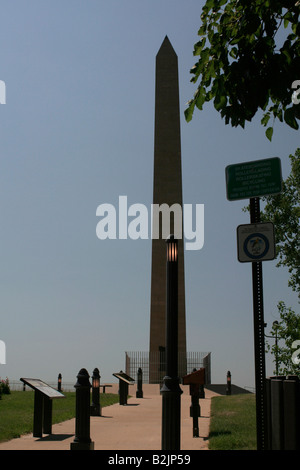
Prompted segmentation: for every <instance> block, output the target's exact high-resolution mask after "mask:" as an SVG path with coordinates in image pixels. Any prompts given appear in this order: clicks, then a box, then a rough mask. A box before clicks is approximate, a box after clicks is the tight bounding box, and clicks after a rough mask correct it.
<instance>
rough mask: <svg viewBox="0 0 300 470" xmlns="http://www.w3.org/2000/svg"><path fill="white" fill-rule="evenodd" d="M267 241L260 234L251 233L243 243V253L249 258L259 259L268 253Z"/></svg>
mask: <svg viewBox="0 0 300 470" xmlns="http://www.w3.org/2000/svg"><path fill="white" fill-rule="evenodd" d="M269 246H270V245H269V241H268V239H267V238H266V237H265V236H264V235H263V234H262V233H253V234H251V235H249V236H248V237H247V238H246V240H245V241H244V251H245V254H246V255H247V256H249V258H252V259H254V260H255V259H260V258H262V257H263V256H265V255H266V254H267V253H268V251H269Z"/></svg>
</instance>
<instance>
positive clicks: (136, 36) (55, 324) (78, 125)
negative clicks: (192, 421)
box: [0, 0, 300, 387]
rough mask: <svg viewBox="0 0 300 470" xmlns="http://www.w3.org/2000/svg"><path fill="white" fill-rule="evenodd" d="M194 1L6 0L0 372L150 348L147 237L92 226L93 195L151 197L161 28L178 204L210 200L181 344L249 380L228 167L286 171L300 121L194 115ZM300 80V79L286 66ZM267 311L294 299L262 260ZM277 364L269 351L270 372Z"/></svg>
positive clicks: (41, 374) (191, 263) (189, 257)
mask: <svg viewBox="0 0 300 470" xmlns="http://www.w3.org/2000/svg"><path fill="white" fill-rule="evenodd" d="M203 4H204V2H203V1H196V0H189V1H188V2H184V1H182V0H164V1H163V2H162V1H161V0H152V1H151V2H150V1H140V0H128V1H126V2H124V1H123V0H110V1H101V0H85V1H83V0H81V1H80V0H72V1H71V0H60V1H57V0H52V1H51V2H50V1H45V0H44V1H41V0H28V1H25V0H23V1H21V0H14V2H9V1H6V0H4V1H3V2H2V3H1V18H2V21H1V28H0V43H1V48H0V79H1V80H3V81H5V84H6V104H5V105H1V107H0V122H1V125H0V138H1V153H0V165H1V166H0V214H1V226H0V227H1V229H0V240H1V248H0V267H1V269H0V289H1V292H0V300H1V302H0V309H1V316H0V318H1V321H0V339H1V340H2V341H4V342H5V344H6V364H5V365H0V376H1V377H6V376H8V377H9V379H11V380H15V379H19V378H20V377H26V376H27V377H36V378H40V379H44V380H46V381H55V380H56V378H57V375H58V373H61V374H62V376H63V379H64V380H66V381H69V382H72V381H74V382H75V380H76V375H77V373H78V371H79V370H80V369H81V368H82V367H85V368H86V369H87V370H88V371H89V372H90V374H91V373H92V371H93V369H94V368H95V367H98V368H99V369H100V373H101V380H102V382H110V381H113V380H114V379H113V377H112V373H113V372H118V371H119V370H120V369H123V370H124V368H125V351H147V350H148V348H149V326H150V274H151V240H136V241H133V240H129V239H128V240H99V239H98V238H97V236H96V225H97V222H98V220H99V218H98V217H97V216H96V209H97V207H98V206H99V205H100V204H104V203H109V204H113V205H115V206H116V208H117V207H118V200H119V196H120V195H125V196H127V198H128V204H129V205H131V204H134V203H140V204H144V205H146V206H147V207H149V208H150V204H151V202H152V184H153V147H154V87H155V56H156V53H157V51H158V50H159V48H160V45H161V43H162V41H163V39H164V37H165V36H166V35H168V37H169V39H170V41H171V43H172V45H173V47H174V49H175V51H176V53H177V55H178V61H179V81H180V106H181V116H182V118H181V141H182V172H183V198H184V203H189V204H193V205H195V204H204V208H205V212H204V214H205V215H204V220H205V228H204V229H205V241H204V246H203V248H202V249H201V250H199V251H186V252H185V282H186V320H187V349H188V351H206V352H211V353H212V381H213V382H214V383H221V382H225V381H226V373H227V371H228V370H230V371H231V374H232V382H233V383H235V384H237V385H240V386H242V387H243V386H250V387H253V386H254V337H253V310H252V280H251V265H250V264H249V263H243V264H242V263H239V261H238V260H237V241H236V228H237V226H238V225H240V224H244V223H249V214H245V213H244V212H242V208H243V207H244V206H245V205H247V204H248V201H247V200H246V201H238V202H229V201H228V200H227V199H226V185H225V167H226V166H227V165H229V164H233V163H240V162H247V161H251V160H258V159H262V158H270V157H275V156H277V157H279V158H280V159H281V163H282V172H283V177H284V178H286V177H287V175H288V174H289V160H288V155H289V154H290V153H294V151H295V149H296V148H297V146H299V133H298V132H296V131H293V130H291V129H289V128H288V127H287V126H286V125H280V124H279V123H276V125H275V131H274V137H273V141H272V143H270V142H269V141H268V140H267V138H266V137H265V135H264V128H263V127H262V126H261V125H260V116H257V117H256V119H255V120H254V122H252V123H250V124H247V125H246V128H245V130H242V129H233V128H231V127H229V126H226V125H225V123H224V121H222V119H221V118H220V116H219V114H218V113H217V112H216V111H215V110H214V109H213V106H212V105H210V104H209V105H207V106H205V107H204V111H202V112H201V113H200V112H199V111H196V112H195V116H194V119H193V121H192V122H191V123H189V124H187V123H186V122H185V120H184V116H183V111H184V109H185V107H186V103H187V101H188V100H189V99H190V98H191V97H192V96H193V93H194V91H195V87H194V85H192V84H191V83H190V78H191V74H190V72H189V71H190V69H191V67H192V66H193V65H194V63H195V58H194V57H193V45H194V43H195V42H196V41H197V40H198V37H197V31H198V29H199V26H200V14H201V8H202V5H203ZM295 79H300V77H295ZM263 276H264V308H265V321H266V322H267V324H268V326H267V329H266V333H267V334H268V332H269V331H270V328H271V325H272V322H273V321H274V320H275V319H278V313H277V307H276V306H277V303H278V301H280V300H283V301H285V302H286V304H287V305H288V306H291V307H293V308H295V309H298V301H297V297H296V295H295V294H294V293H293V292H292V291H291V289H290V288H288V286H287V281H288V273H287V271H286V270H284V269H283V268H276V261H266V262H265V263H264V264H263ZM272 371H273V366H272V363H271V362H270V358H269V357H268V356H267V374H272Z"/></svg>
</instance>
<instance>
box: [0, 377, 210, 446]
mask: <svg viewBox="0 0 300 470" xmlns="http://www.w3.org/2000/svg"><path fill="white" fill-rule="evenodd" d="M181 389H182V390H183V394H182V395H181V449H180V450H205V449H206V450H207V449H208V439H207V438H208V434H209V422H210V405H211V397H212V396H215V395H217V394H216V393H214V392H211V391H209V390H205V398H204V399H200V407H201V417H200V418H199V421H198V422H199V437H198V438H196V437H193V430H192V418H190V404H191V398H190V395H189V387H188V386H182V385H181ZM108 390H109V392H112V393H117V391H118V384H113V387H112V388H110V389H108ZM135 393H136V385H132V386H130V387H129V394H130V395H131V396H132V398H129V399H128V402H127V405H125V406H123V405H119V403H117V404H114V405H111V406H108V407H105V408H103V409H102V416H101V417H96V416H92V417H91V431H90V436H91V440H92V441H93V442H94V449H95V450H161V413H162V397H161V395H160V393H159V386H158V385H147V384H144V385H143V398H135V396H136V395H135ZM53 406H55V403H54V404H53ZM74 436H75V419H71V420H68V421H65V422H63V423H60V424H55V425H53V426H52V434H51V435H44V436H43V437H42V438H36V437H33V436H32V434H28V435H25V436H22V437H20V438H17V439H13V440H11V441H8V442H4V443H0V450H70V444H71V442H73V440H74Z"/></svg>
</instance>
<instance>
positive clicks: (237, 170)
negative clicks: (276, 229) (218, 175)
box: [225, 157, 282, 201]
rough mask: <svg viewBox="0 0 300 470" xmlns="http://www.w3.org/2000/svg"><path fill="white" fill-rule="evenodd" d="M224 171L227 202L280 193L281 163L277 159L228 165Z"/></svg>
mask: <svg viewBox="0 0 300 470" xmlns="http://www.w3.org/2000/svg"><path fill="white" fill-rule="evenodd" d="M225 171H226V190H227V199H228V200H229V201H237V200H239V199H249V198H251V197H260V196H268V195H270V194H277V193H280V192H281V186H282V176H281V161H280V158H278V157H274V158H266V159H264V160H255V161H253V162H246V163H238V164H235V165H228V166H227V167H226V170H225Z"/></svg>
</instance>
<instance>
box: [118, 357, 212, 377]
mask: <svg viewBox="0 0 300 470" xmlns="http://www.w3.org/2000/svg"><path fill="white" fill-rule="evenodd" d="M202 367H204V368H205V378H206V379H205V380H206V383H207V384H210V383H211V353H210V352H209V353H207V352H186V353H182V352H179V353H178V375H179V377H183V376H184V375H186V374H190V373H191V372H192V371H193V369H197V370H198V369H200V368H202ZM139 368H141V369H142V371H143V382H144V383H161V382H162V380H163V378H164V376H165V357H164V353H163V352H161V351H158V352H153V351H151V352H149V351H129V352H127V351H126V352H125V370H126V374H127V375H129V376H130V377H132V378H133V379H135V380H136V377H137V372H138V369H139Z"/></svg>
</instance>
